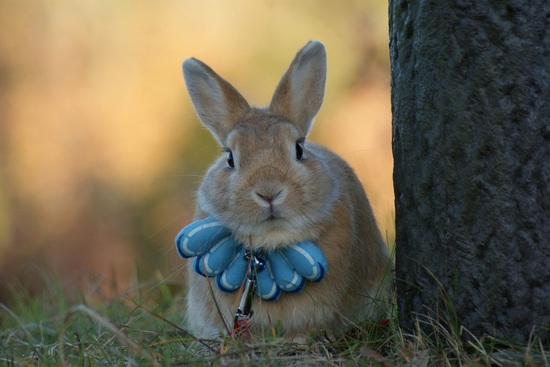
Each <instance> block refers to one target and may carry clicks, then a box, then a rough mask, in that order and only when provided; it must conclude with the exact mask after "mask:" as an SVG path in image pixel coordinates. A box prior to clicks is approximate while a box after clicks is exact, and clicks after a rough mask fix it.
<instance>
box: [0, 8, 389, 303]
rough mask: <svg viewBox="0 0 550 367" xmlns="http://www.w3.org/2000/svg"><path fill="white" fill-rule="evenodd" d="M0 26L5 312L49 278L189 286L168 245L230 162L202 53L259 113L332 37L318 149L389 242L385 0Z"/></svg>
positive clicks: (12, 12) (80, 16) (1, 286)
mask: <svg viewBox="0 0 550 367" xmlns="http://www.w3.org/2000/svg"><path fill="white" fill-rule="evenodd" d="M0 23H1V24H2V26H1V27H2V28H1V32H0V301H1V300H2V299H3V298H6V297H7V295H8V289H9V288H14V287H19V286H25V287H30V288H32V287H33V286H34V284H35V283H34V281H33V279H36V278H37V277H40V276H41V274H43V273H44V272H46V273H48V272H51V273H55V274H56V275H58V276H59V277H60V278H61V279H62V281H63V283H65V284H66V285H73V284H76V283H78V282H79V281H81V280H83V279H85V278H87V277H88V276H93V277H97V278H99V279H103V280H106V281H108V280H109V281H110V280H113V279H116V281H117V282H118V284H120V285H122V286H123V285H124V284H127V283H128V282H130V280H131V278H132V277H133V276H135V274H136V269H138V272H139V274H140V276H142V277H145V278H149V277H155V276H156V277H159V276H160V277H165V278H169V277H172V278H173V279H178V277H180V276H181V274H180V271H179V270H180V269H181V264H182V262H181V261H180V260H179V259H178V258H177V255H176V252H175V249H174V246H173V238H174V236H175V234H176V233H177V232H178V230H179V229H180V228H181V227H182V226H183V225H184V224H186V223H187V222H188V221H189V220H190V218H191V215H192V213H193V207H194V190H195V189H196V187H197V185H198V182H199V181H200V177H201V175H202V173H203V172H204V171H205V170H206V167H207V166H208V164H209V163H210V162H212V161H213V159H214V157H215V156H216V155H217V154H219V148H218V147H217V146H216V143H215V141H214V139H213V138H211V137H210V136H209V134H208V133H207V132H206V130H205V129H204V128H202V127H201V126H200V123H199V122H198V119H197V118H196V116H195V114H194V111H193V110H192V107H191V105H190V101H189V97H188V95H187V92H186V90H185V86H184V83H183V78H182V75H181V62H182V61H183V60H184V59H185V58H187V57H191V56H194V57H197V58H199V59H201V60H203V61H205V62H206V63H208V64H209V65H210V66H211V67H212V68H214V70H216V71H217V72H218V73H220V74H221V75H222V76H224V77H225V78H226V79H228V80H229V81H230V82H231V83H232V84H234V85H235V86H236V87H237V89H239V91H241V93H242V94H243V95H244V96H245V97H246V98H247V99H248V100H249V101H250V102H251V103H252V104H257V105H263V104H266V103H267V102H268V101H269V100H270V97H271V94H272V93H273V90H274V88H275V86H276V84H277V81H278V79H279V77H280V76H281V75H282V73H283V72H284V70H285V69H286V67H287V66H288V64H289V63H290V61H291V60H292V58H293V56H294V54H295V52H296V51H297V50H298V49H299V48H300V47H301V46H302V45H303V44H305V43H306V42H307V41H308V40H310V39H318V40H320V41H322V42H323V43H324V44H325V46H326V48H327V53H328V68H329V69H328V79H327V91H326V96H325V103H324V106H323V107H322V109H321V111H320V113H319V115H318V116H317V119H316V123H315V126H314V128H313V131H312V134H311V136H310V139H311V140H314V141H317V142H319V143H322V144H324V145H326V146H328V147H329V148H331V149H332V150H334V151H336V152H337V153H339V154H340V155H342V156H343V157H344V158H345V159H346V160H347V161H348V162H349V163H350V164H351V165H352V166H353V167H354V168H355V170H356V171H357V173H358V175H359V176H360V178H361V180H362V182H363V183H364V185H365V187H366V189H367V192H368V194H369V196H370V199H371V202H372V204H373V207H374V210H375V213H376V215H377V219H378V223H379V226H380V228H381V230H382V231H383V232H384V233H386V234H387V235H386V237H387V238H388V239H390V241H392V240H391V239H392V238H393V233H394V225H393V189H392V179H391V172H392V155H391V113H390V92H389V57H388V51H387V45H388V40H387V3H386V2H385V1H378V0H371V1H367V0H362V1H361V0H355V1H353V0H344V1H339V2H319V1H314V0H305V1H292V0H281V1H272V0H260V1H245V0H235V1H221V0H212V1H200V0H181V1H180V0H166V1H162V2H153V1H145V0H139V1H116V2H114V1H106V0H98V1H86V0H48V1H46V0H37V1H19V0H4V1H2V2H1V3H0ZM159 274H160V275H159Z"/></svg>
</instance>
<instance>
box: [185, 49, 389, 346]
mask: <svg viewBox="0 0 550 367" xmlns="http://www.w3.org/2000/svg"><path fill="white" fill-rule="evenodd" d="M184 74H185V80H186V83H187V87H188V90H189V93H190V95H191V99H192V101H193V104H194V106H195V109H196V110H197V114H198V115H199V118H200V119H201V121H202V122H203V123H204V124H205V125H206V126H207V127H208V128H209V129H210V131H211V132H212V134H213V135H214V136H215V137H216V139H217V140H218V141H219V142H220V144H221V145H222V147H223V148H224V149H229V150H231V152H232V154H233V157H234V162H235V168H233V169H231V168H228V167H227V161H226V157H225V156H222V157H220V158H219V159H218V160H217V161H216V162H215V163H214V164H213V165H212V166H211V167H210V169H209V170H208V172H207V173H206V175H205V177H204V180H203V183H202V185H201V187H200V188H199V191H198V205H197V212H196V217H197V218H202V217H205V216H208V215H210V216H214V217H216V218H217V219H218V220H220V221H222V222H223V223H224V224H225V226H227V227H228V228H230V229H231V230H232V233H233V235H234V236H235V237H236V238H237V239H238V240H239V241H240V242H241V243H243V244H245V245H246V246H250V247H251V248H256V249H258V248H262V249H265V250H268V251H269V250H272V249H278V248H281V247H283V246H288V245H290V244H293V243H296V242H298V241H302V240H311V241H313V242H314V243H315V244H317V246H319V248H321V250H322V251H323V253H324V255H325V257H326V258H327V261H328V271H327V274H326V275H325V277H324V278H323V279H322V280H321V281H320V282H319V283H312V282H307V284H306V286H305V290H304V291H303V292H302V293H298V294H295V293H283V295H282V296H281V298H280V299H279V300H278V301H275V302H267V301H261V300H260V299H259V298H258V297H255V298H254V302H253V310H254V316H253V318H252V331H253V332H255V333H259V334H266V333H267V334H269V333H270V332H271V327H272V326H274V325H275V323H280V325H281V326H282V330H283V332H284V333H285V334H286V335H287V336H291V337H292V336H298V335H304V334H307V333H310V332H312V331H315V330H317V331H322V330H330V331H331V332H335V331H336V332H337V331H343V330H345V329H347V328H348V327H349V326H350V325H352V324H353V323H356V322H359V321H362V320H364V319H365V318H367V317H369V316H370V317H380V307H377V306H378V302H377V301H376V300H375V299H374V298H375V297H382V298H386V296H387V294H388V290H387V289H386V287H387V283H388V282H386V281H385V278H386V275H387V273H388V270H389V269H390V268H391V266H392V265H391V261H390V258H389V255H388V251H387V248H386V246H385V244H384V241H383V240H382V238H381V236H380V232H379V230H378V228H377V226H376V221H375V219H374V216H373V213H372V210H371V207H370V204H369V202H368V200H367V197H366V195H365V192H364V190H363V187H362V186H361V183H360V182H359V180H358V179H357V177H356V175H355V173H354V172H353V170H352V169H351V168H350V167H349V166H348V165H347V164H346V163H345V161H343V160H342V159H341V158H340V157H338V156H337V155H335V154H334V153H332V152H330V151H328V150H327V149H325V148H323V147H321V146H319V145H316V144H313V143H310V142H306V143H304V157H303V159H302V160H298V159H297V158H296V142H297V141H301V140H303V139H305V137H306V135H307V133H308V131H309V128H310V127H311V124H312V121H313V118H314V117H315V115H316V113H317V112H318V110H319V108H320V107H321V103H322V99H323V94H324V84H325V77H326V56H325V51H324V47H323V45H322V44H321V43H319V42H310V43H308V44H307V45H306V46H304V48H303V49H302V50H300V52H298V54H297V55H296V57H295V59H294V61H293V62H292V64H291V65H290V67H289V69H288V70H287V72H286V73H285V75H284V76H283V77H282V79H281V82H280V83H279V85H278V87H277V89H276V91H275V94H274V97H273V99H272V101H271V104H270V106H269V107H266V108H263V109H260V108H254V107H250V106H249V105H248V103H247V102H246V101H245V99H244V98H243V97H242V96H241V95H240V94H239V93H238V92H237V90H236V89H235V88H233V87H232V86H231V85H230V84H229V83H228V82H226V81H225V80H223V79H222V78H221V77H219V76H218V75H217V74H216V73H214V71H212V69H210V68H209V67H208V66H206V65H205V64H203V63H202V62H200V61H198V60H195V59H189V60H187V61H186V62H185V63H184ZM262 196H263V197H270V198H273V201H272V202H271V205H270V204H269V203H268V202H267V201H265V200H264V199H262V198H261V197H262ZM270 216H271V217H273V216H274V217H276V219H273V218H271V219H269V217H270ZM188 268H189V271H188V282H189V293H188V306H187V320H188V323H189V326H190V329H191V330H192V331H193V332H194V333H195V334H196V335H197V336H202V337H208V336H214V335H216V334H218V333H220V332H224V331H225V327H224V323H225V325H227V326H229V327H231V326H232V322H233V317H234V314H235V311H236V308H237V304H238V299H237V298H238V295H237V294H227V293H223V292H221V291H219V290H218V289H217V288H216V286H215V285H214V283H213V282H212V280H211V279H208V278H203V277H201V276H199V275H198V274H196V273H195V272H194V271H193V270H192V268H191V266H189V267H188ZM218 308H219V310H220V311H221V315H220V313H219V312H218ZM222 317H223V320H222Z"/></svg>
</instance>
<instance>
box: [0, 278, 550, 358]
mask: <svg viewBox="0 0 550 367" xmlns="http://www.w3.org/2000/svg"><path fill="white" fill-rule="evenodd" d="M20 289H21V288H20ZM20 289H18V290H17V292H14V293H13V298H12V300H11V302H10V303H9V305H5V304H0V366H35V365H40V366H49V365H55V366H59V365H67V366H69V365H70V366H73V365H80V366H96V365H102V366H105V365H106V366H119V365H126V366H138V365H139V366H141V365H145V366H147V365H150V366H203V365H204V366H206V365H214V366H421V367H424V366H549V362H548V360H549V354H548V352H547V351H548V347H547V346H546V347H545V346H543V345H542V344H541V343H540V341H538V340H532V341H531V342H530V343H529V344H528V345H524V346H518V345H511V344H507V343H504V342H502V341H499V340H495V339H492V338H484V339H481V340H480V339H476V338H475V337H474V336H472V335H469V334H468V332H467V330H463V329H460V328H455V327H451V326H450V325H446V324H445V322H444V321H441V320H437V321H436V320H430V319H426V318H423V320H424V321H422V322H420V321H419V322H418V323H417V328H416V330H415V331H413V332H406V331H404V330H403V329H402V328H401V327H400V325H399V323H398V322H397V321H396V320H395V319H391V320H390V321H389V323H388V324H387V325H384V326H382V325H378V324H376V323H365V324H363V325H359V326H358V327H357V328H356V329H355V330H353V331H352V332H350V333H349V334H348V335H346V336H344V337H343V338H341V339H340V340H337V341H328V340H310V341H309V342H308V343H307V344H301V345H298V344H294V343H291V342H289V341H287V340H285V339H282V338H269V339H261V340H260V339H258V340H253V341H251V342H244V341H242V340H238V339H234V338H231V337H226V338H225V339H223V340H198V339H196V338H194V337H193V336H192V335H190V334H189V333H188V332H187V331H186V330H185V323H184V320H183V317H182V314H183V312H182V311H183V310H182V308H183V299H182V297H183V292H182V289H181V287H180V286H179V285H177V284H170V283H167V282H159V283H140V284H139V286H136V287H134V288H133V289H131V290H129V291H127V292H123V293H121V294H118V295H117V296H115V297H112V296H109V297H107V296H105V294H104V292H103V291H101V289H102V288H101V287H97V286H94V287H93V291H90V292H86V291H76V292H74V293H69V292H65V291H62V289H61V286H60V283H59V282H58V281H56V280H55V279H50V280H48V281H47V284H45V291H44V293H43V294H41V295H39V296H31V295H29V294H26V293H25V292H22V291H21V290H20ZM421 326H423V327H421ZM425 326H429V327H428V328H426V327H425ZM421 330H423V331H421ZM426 330H430V332H426ZM465 336H467V337H468V341H464V340H465V338H464V337H465Z"/></svg>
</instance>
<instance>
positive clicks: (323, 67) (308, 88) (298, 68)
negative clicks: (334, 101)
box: [270, 41, 327, 137]
mask: <svg viewBox="0 0 550 367" xmlns="http://www.w3.org/2000/svg"><path fill="white" fill-rule="evenodd" d="M326 76H327V57H326V53H325V46H323V44H322V43H321V42H319V41H310V42H308V43H307V44H306V45H305V46H304V47H303V48H302V49H301V50H300V51H299V52H298V53H297V54H296V56H295V57H294V60H293V61H292V63H291V64H290V66H289V68H288V70H287V71H286V72H285V74H284V75H283V77H282V78H281V81H280V82H279V85H278V86H277V89H276V90H275V93H274V95H273V99H272V100H271V105H270V109H271V111H273V112H274V113H275V114H277V115H279V116H281V117H283V118H284V119H285V120H288V121H289V122H292V123H293V124H294V125H295V126H296V127H297V128H298V130H299V131H300V134H301V135H302V136H303V137H306V135H307V133H308V131H309V129H310V127H311V124H312V122H313V118H314V117H315V115H316V114H317V112H319V109H320V108H321V104H322V103H323V96H324V94H325V80H326Z"/></svg>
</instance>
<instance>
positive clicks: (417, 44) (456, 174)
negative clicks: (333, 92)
mask: <svg viewBox="0 0 550 367" xmlns="http://www.w3.org/2000/svg"><path fill="white" fill-rule="evenodd" d="M389 4H390V5H389V6H390V8H389V15H390V58H391V76H392V79H391V86H392V112H393V154H394V159H395V166H394V188H395V205H396V231H397V233H396V248H397V250H396V275H397V278H398V307H399V313H400V316H401V318H402V320H403V321H404V323H405V324H406V325H408V326H412V325H413V323H414V321H415V320H416V319H420V321H421V324H422V325H429V324H430V323H441V324H446V325H447V326H451V327H457V328H459V327H461V326H463V327H465V328H466V329H468V330H469V331H470V332H471V333H472V334H473V335H474V336H476V337H481V336H484V335H492V336H496V337H500V338H505V339H507V340H511V341H518V342H523V341H526V340H527V339H528V338H529V335H530V333H531V332H532V331H533V330H534V331H535V334H536V335H538V336H540V337H541V338H543V339H545V340H549V339H550V337H549V335H550V220H549V211H550V194H549V187H550V154H549V153H550V151H549V150H550V4H549V3H548V2H547V1H545V0H533V1H497V0H495V1H467V0H464V1H456V2H453V1H439V0H432V1H426V0H418V1H407V0H390V2H389ZM457 330H458V329H457Z"/></svg>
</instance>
